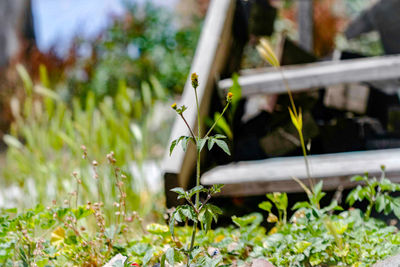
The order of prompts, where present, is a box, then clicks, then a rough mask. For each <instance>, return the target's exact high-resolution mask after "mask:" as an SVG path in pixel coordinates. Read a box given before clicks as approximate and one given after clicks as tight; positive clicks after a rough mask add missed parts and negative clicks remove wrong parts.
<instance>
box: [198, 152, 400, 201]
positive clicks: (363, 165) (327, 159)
mask: <svg viewBox="0 0 400 267" xmlns="http://www.w3.org/2000/svg"><path fill="white" fill-rule="evenodd" d="M308 160H309V162H310V168H311V176H312V177H313V179H316V180H323V181H324V189H325V190H335V189H336V188H337V187H338V186H339V185H341V186H343V188H349V187H352V186H354V185H355V182H352V181H350V178H351V177H352V176H354V175H362V174H364V173H366V172H368V173H369V174H370V175H377V176H380V172H381V171H380V168H381V166H382V165H384V166H385V170H386V174H387V176H388V177H390V178H392V179H394V180H395V181H396V182H400V149H384V150H372V151H358V152H345V153H335V154H323V155H314V156H308ZM292 177H296V178H298V179H301V180H303V179H304V183H305V184H308V180H307V172H306V168H305V163H304V158H303V157H282V158H271V159H265V160H257V161H243V162H236V163H231V164H228V165H225V166H218V167H216V168H214V169H212V170H210V171H208V172H206V173H204V174H203V176H202V178H201V182H202V184H205V185H212V184H215V183H219V184H226V185H225V188H224V194H225V195H229V196H251V195H260V194H263V193H265V192H273V191H277V192H280V191H281V192H301V191H303V190H302V188H301V187H300V185H299V184H298V183H297V182H296V181H295V180H293V178H292Z"/></svg>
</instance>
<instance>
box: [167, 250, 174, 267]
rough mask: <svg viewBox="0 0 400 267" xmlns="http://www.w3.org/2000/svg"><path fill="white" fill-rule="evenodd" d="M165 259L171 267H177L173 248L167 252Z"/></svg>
mask: <svg viewBox="0 0 400 267" xmlns="http://www.w3.org/2000/svg"><path fill="white" fill-rule="evenodd" d="M165 257H166V259H167V262H168V263H169V264H171V266H175V250H174V249H173V248H169V249H167V252H165Z"/></svg>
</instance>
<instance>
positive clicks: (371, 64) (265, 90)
mask: <svg viewBox="0 0 400 267" xmlns="http://www.w3.org/2000/svg"><path fill="white" fill-rule="evenodd" d="M283 69H284V75H285V77H286V79H287V81H288V83H289V87H290V89H291V90H292V91H302V90H307V89H309V88H320V87H325V86H328V85H334V84H339V83H352V82H368V81H382V80H389V79H398V78H399V77H400V55H396V56H383V57H370V58H363V59H352V60H343V61H335V62H319V63H311V64H305V65H296V66H292V67H287V68H286V67H283ZM239 84H240V85H241V86H242V88H243V92H242V95H243V96H249V95H257V94H276V93H286V88H285V86H284V83H283V81H282V76H281V74H280V73H279V72H277V71H275V70H274V69H272V68H269V69H268V72H265V73H256V74H253V75H247V76H241V77H239ZM231 86H232V80H231V79H225V80H221V81H220V82H219V83H218V87H219V88H220V89H221V90H224V91H226V90H228V89H229V88H230V87H231Z"/></svg>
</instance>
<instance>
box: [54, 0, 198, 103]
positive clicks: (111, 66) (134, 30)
mask: <svg viewBox="0 0 400 267" xmlns="http://www.w3.org/2000/svg"><path fill="white" fill-rule="evenodd" d="M125 9H126V14H125V17H124V18H122V19H118V20H115V21H114V23H113V24H112V25H111V26H110V27H109V28H108V29H106V30H105V31H104V32H103V33H102V35H101V37H99V38H97V39H96V40H95V41H93V42H88V41H84V40H82V42H83V43H84V44H85V45H86V46H89V47H90V48H91V50H92V54H91V56H90V57H88V58H83V59H78V60H77V62H76V64H75V65H74V67H73V68H72V69H71V70H69V72H67V73H66V74H67V75H66V76H67V77H66V78H67V81H66V82H67V86H68V90H69V93H70V94H71V96H75V97H80V99H81V101H83V103H84V102H85V97H86V95H87V94H88V92H94V94H95V99H96V101H101V99H102V98H104V97H105V96H114V95H115V94H116V89H117V86H118V83H119V82H120V81H123V82H124V83H126V85H127V86H128V87H129V88H132V89H133V90H134V91H135V93H136V94H138V95H141V96H142V98H146V97H147V96H148V95H146V94H147V93H146V92H143V91H142V90H141V88H143V87H144V86H149V87H150V88H151V89H154V90H152V91H153V93H155V94H156V95H154V94H152V95H151V96H150V97H151V98H152V99H157V98H158V99H159V97H160V95H157V92H155V91H156V89H157V85H154V83H153V79H154V77H155V78H156V79H157V80H158V81H159V83H160V84H161V87H162V88H166V89H167V90H166V92H164V94H165V93H166V94H168V95H169V94H171V93H180V92H181V88H183V86H184V83H185V81H186V77H187V74H188V72H189V69H190V63H191V59H192V57H193V55H194V49H195V44H196V42H197V38H198V36H199V33H200V29H201V27H200V26H201V23H200V22H201V21H196V23H192V24H191V26H188V25H185V26H181V27H177V26H176V22H175V21H174V19H175V18H174V14H173V13H172V12H171V11H169V10H166V9H165V8H162V7H159V6H156V5H154V4H152V3H151V2H150V1H146V3H144V4H138V3H134V2H132V1H129V2H128V1H125ZM62 85H64V84H62Z"/></svg>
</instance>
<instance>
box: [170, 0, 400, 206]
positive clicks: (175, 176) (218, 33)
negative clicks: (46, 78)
mask: <svg viewBox="0 0 400 267" xmlns="http://www.w3.org/2000/svg"><path fill="white" fill-rule="evenodd" d="M238 2H240V1H239V0H214V1H211V4H210V7H209V10H208V13H207V16H206V20H205V24H204V28H203V31H202V34H201V37H200V41H199V44H198V48H197V50H196V55H195V58H194V61H193V64H192V69H191V72H197V73H198V74H199V77H200V80H199V82H200V86H199V88H198V93H199V98H200V109H201V113H202V114H201V116H204V115H206V114H207V112H208V110H209V104H210V98H211V95H212V92H213V90H220V92H223V93H226V92H227V90H228V89H229V88H230V87H231V86H232V84H233V82H232V80H231V79H222V80H219V79H220V77H221V73H222V72H223V71H224V69H226V67H227V66H228V67H230V69H229V70H230V71H228V75H229V74H231V73H232V71H234V70H235V66H236V67H237V64H236V65H235V66H233V67H232V58H234V57H237V56H241V54H240V53H238V54H233V55H232V51H233V50H234V49H235V38H237V36H235V34H234V25H235V23H234V22H235V19H237V17H238V16H237V12H238V9H237V5H236V4H237V3H238ZM307 42H308V41H307ZM236 44H237V42H236ZM236 48H237V47H236ZM239 51H240V49H239ZM235 62H236V63H237V60H236V61H235ZM242 73H245V74H244V75H242V76H240V77H239V84H240V85H241V87H242V97H249V96H254V95H260V94H262V95H265V94H267V95H269V94H286V88H285V86H284V83H283V81H282V76H281V74H280V73H278V72H277V71H275V70H273V69H272V68H271V69H264V70H261V71H260V70H259V69H258V70H245V71H242ZM284 74H285V77H286V79H287V81H288V83H289V86H290V87H291V89H292V91H293V92H297V91H304V90H312V89H314V88H319V87H324V86H329V85H335V84H341V83H353V82H372V83H376V82H382V81H387V80H392V81H395V83H396V81H398V79H399V78H400V56H384V57H374V58H365V59H354V60H345V61H335V62H319V63H312V64H305V65H296V66H290V67H285V68H284ZM228 77H229V76H228ZM193 94H194V93H193V89H192V88H191V85H190V80H188V81H187V83H186V86H185V89H184V93H183V96H182V103H184V104H185V105H187V106H189V107H194V106H195V104H194V101H193ZM185 117H186V119H187V121H188V123H189V124H190V125H191V126H192V127H193V128H194V129H196V125H197V122H196V113H195V108H189V109H188V110H187V111H185ZM185 134H186V135H189V133H188V130H187V129H186V127H185V125H184V123H183V122H182V121H181V120H178V119H177V120H176V121H175V124H174V126H173V130H172V135H171V139H170V140H171V141H172V140H174V139H176V138H177V137H179V136H181V135H185ZM195 156H196V155H195V148H194V146H189V148H188V150H187V152H186V153H184V152H183V151H182V150H181V149H180V148H178V149H175V150H174V152H173V154H172V157H169V155H166V157H165V160H164V164H163V169H164V178H165V189H166V194H167V205H168V206H171V205H173V204H174V203H175V199H176V195H175V194H169V190H170V189H171V188H173V187H176V186H181V187H184V188H186V187H187V186H188V185H190V178H191V177H192V175H193V171H194V166H195ZM309 159H310V163H311V170H312V175H313V177H314V178H316V179H323V180H324V188H325V189H335V188H337V187H338V186H339V185H343V186H344V187H350V186H354V183H352V182H350V177H351V176H353V175H357V174H363V173H364V172H366V171H367V172H369V173H371V174H376V173H379V172H380V166H381V165H385V166H386V169H387V175H388V176H389V177H392V178H393V179H395V180H396V181H400V179H399V178H400V149H391V150H375V151H363V152H351V153H337V154H325V155H317V156H310V157H309ZM305 171H306V168H305V164H304V159H303V158H302V157H286V158H273V159H266V160H260V161H246V162H236V163H231V164H228V165H224V166H218V167H215V168H214V169H211V170H209V171H208V172H206V173H203V174H202V178H201V182H202V184H204V185H211V184H217V183H223V184H225V187H224V188H223V191H222V195H228V196H247V195H259V194H263V193H266V192H271V191H286V192H300V191H302V189H301V187H300V186H299V185H298V184H297V183H296V182H294V181H293V179H292V178H291V177H292V176H295V177H297V178H299V179H305V178H306V172H305Z"/></svg>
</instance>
